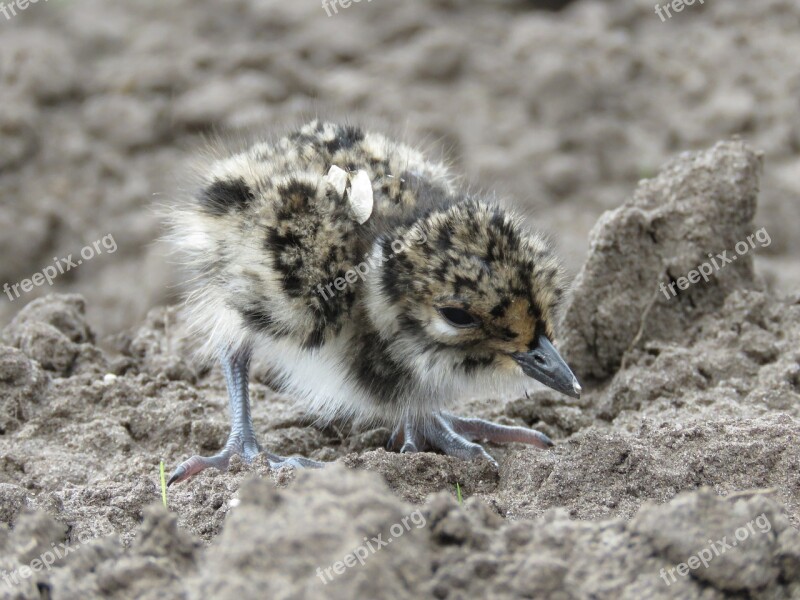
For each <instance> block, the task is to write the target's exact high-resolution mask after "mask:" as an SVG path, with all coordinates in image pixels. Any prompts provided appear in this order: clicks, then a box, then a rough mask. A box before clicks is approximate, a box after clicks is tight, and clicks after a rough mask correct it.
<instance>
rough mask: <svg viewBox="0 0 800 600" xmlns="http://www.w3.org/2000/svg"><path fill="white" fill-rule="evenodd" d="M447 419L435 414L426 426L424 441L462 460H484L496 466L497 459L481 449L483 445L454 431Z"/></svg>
mask: <svg viewBox="0 0 800 600" xmlns="http://www.w3.org/2000/svg"><path fill="white" fill-rule="evenodd" d="M449 421H450V419H449V417H446V416H444V415H436V416H435V418H434V420H433V423H432V424H431V425H429V426H428V427H427V428H426V431H425V440H426V442H427V443H428V444H430V445H431V446H433V447H434V448H437V449H439V450H441V451H442V452H444V453H445V454H448V455H450V456H456V457H458V458H463V459H464V460H476V459H479V460H485V461H486V462H488V463H489V464H491V465H492V466H493V467H495V468H497V467H498V465H497V461H496V460H495V459H494V458H492V457H491V455H490V454H489V453H488V452H486V450H484V449H483V446H481V445H480V444H475V443H473V442H471V441H469V440H468V439H466V438H465V437H464V436H462V435H461V434H460V433H457V432H456V431H454V430H453V427H452V426H451V425H450V422H449Z"/></svg>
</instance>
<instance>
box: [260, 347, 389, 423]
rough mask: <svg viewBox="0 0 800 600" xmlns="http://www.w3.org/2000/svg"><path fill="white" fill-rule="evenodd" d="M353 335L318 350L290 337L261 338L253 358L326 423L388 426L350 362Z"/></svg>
mask: <svg viewBox="0 0 800 600" xmlns="http://www.w3.org/2000/svg"><path fill="white" fill-rule="evenodd" d="M351 344H352V336H351V335H348V334H346V333H345V334H342V335H339V336H337V337H335V338H333V339H331V340H328V341H327V342H326V343H325V344H324V345H322V346H320V347H317V348H310V349H309V348H307V347H304V345H303V344H302V343H301V342H300V341H298V340H295V339H292V338H289V337H280V338H279V337H273V336H270V335H262V336H259V337H258V339H257V342H256V343H255V344H254V346H253V358H254V360H255V361H257V363H258V364H263V365H264V366H266V367H268V368H269V370H270V372H271V373H274V375H275V379H276V383H279V384H280V386H281V388H282V389H283V390H284V391H286V393H288V394H289V395H290V396H293V397H294V398H296V399H297V401H298V402H299V403H300V404H301V405H302V406H303V408H305V409H306V411H307V412H308V414H309V416H311V417H313V418H315V419H316V420H318V421H320V422H322V423H325V422H330V421H332V420H333V419H346V420H352V421H367V422H383V423H386V424H390V423H393V422H395V420H396V418H393V417H391V414H392V413H393V412H394V411H393V410H388V411H387V406H386V405H385V404H383V405H382V403H381V401H380V399H379V398H376V397H375V396H374V395H373V394H372V393H370V392H369V391H367V390H365V389H364V388H363V387H362V386H361V385H359V383H358V381H357V378H356V377H355V375H354V371H353V368H352V364H351V363H350V361H349V360H348V355H349V350H350V347H351Z"/></svg>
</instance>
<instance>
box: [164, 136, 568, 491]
mask: <svg viewBox="0 0 800 600" xmlns="http://www.w3.org/2000/svg"><path fill="white" fill-rule="evenodd" d="M201 175H202V181H201V183H200V185H199V186H198V189H197V190H196V193H195V194H194V195H193V197H192V198H191V199H189V200H187V201H185V202H183V203H181V204H179V205H177V206H175V207H174V210H173V212H172V217H171V238H172V241H173V242H174V244H175V246H176V247H177V249H178V250H180V251H182V252H183V254H184V257H185V262H186V264H187V265H188V266H189V267H190V268H191V269H192V270H193V277H192V280H191V281H192V283H193V290H192V292H191V294H190V295H189V296H188V298H187V308H188V311H189V322H190V324H191V326H192V328H193V329H194V330H196V331H197V332H198V335H200V336H202V337H203V338H204V339H205V340H206V343H205V345H204V346H203V353H204V354H205V355H206V356H209V357H210V356H216V357H217V358H218V359H219V361H220V363H221V366H222V370H223V373H224V375H225V379H226V382H227V388H228V395H229V408H230V413H231V432H230V436H229V439H228V442H227V443H226V445H225V447H224V448H223V449H222V450H221V451H220V452H219V453H218V454H216V455H214V456H210V457H201V456H194V457H192V458H190V459H189V460H187V461H186V462H184V463H183V464H182V465H180V466H179V467H178V468H177V469H176V470H175V472H174V473H173V475H172V477H171V478H170V483H174V482H177V481H182V480H184V479H187V478H189V477H191V476H192V475H194V474H195V473H197V472H199V471H201V470H203V469H205V468H207V467H210V466H213V467H216V468H219V469H225V468H227V466H228V462H229V460H230V458H231V456H233V455H234V454H239V455H241V456H242V457H243V458H244V459H245V460H250V459H252V458H253V457H254V456H256V455H257V454H259V453H264V454H266V456H267V458H268V460H269V462H270V465H271V466H272V467H280V466H283V465H291V466H295V467H303V466H320V463H318V462H316V461H312V460H309V459H307V458H302V457H288V458H285V457H281V456H277V455H275V454H272V453H270V452H267V451H264V450H263V449H262V448H261V446H260V445H259V444H258V441H257V439H256V434H255V431H254V429H253V424H252V420H251V417H250V404H249V396H248V373H249V366H250V364H251V360H259V361H263V362H264V364H266V365H267V366H268V368H269V370H270V373H271V375H272V380H273V381H274V382H275V383H276V385H278V386H279V387H280V388H282V389H283V390H285V391H287V392H288V393H290V394H292V395H293V396H295V397H297V398H298V399H300V400H301V401H303V402H304V403H305V404H306V406H307V408H308V410H309V411H310V412H311V413H312V414H314V415H316V416H317V417H318V419H319V420H320V421H330V420H332V419H334V418H345V419H351V420H354V421H356V422H361V423H363V422H370V423H373V424H377V423H381V424H385V425H387V426H389V427H391V428H392V429H393V431H394V434H393V436H392V441H391V442H390V444H391V445H392V446H393V447H394V448H395V449H397V448H399V449H400V450H401V451H402V452H416V451H422V450H425V449H437V450H440V451H442V452H444V453H446V454H449V455H453V456H457V457H461V458H464V459H473V458H482V459H485V460H488V461H490V462H492V463H493V464H496V463H494V460H493V459H492V458H491V457H490V456H489V454H487V452H486V451H485V450H484V449H483V447H482V446H481V445H479V444H478V443H475V442H476V441H481V440H487V441H491V442H523V443H528V444H532V445H535V446H538V447H541V448H546V447H549V446H551V445H552V442H551V441H550V440H549V439H548V438H547V436H545V435H544V434H542V433H540V432H538V431H535V430H532V429H527V428H524V427H513V426H506V425H499V424H495V423H491V422H488V421H483V420H481V419H472V418H462V417H457V416H455V415H453V414H452V413H450V412H448V411H449V409H450V408H451V407H452V406H453V404H454V403H455V402H456V401H457V400H459V399H460V398H463V397H464V395H466V394H475V393H484V394H497V393H519V392H520V391H522V390H523V389H524V385H525V383H526V381H529V379H528V378H533V379H536V380H538V381H539V382H541V383H543V384H545V385H547V386H549V387H551V388H553V389H555V390H558V391H560V392H563V393H565V394H568V395H570V396H573V397H578V396H579V395H580V391H581V388H580V385H579V384H578V381H577V379H576V378H575V376H574V375H573V374H572V372H571V371H570V369H569V367H568V366H567V364H566V363H565V362H564V361H563V360H562V358H561V357H560V356H559V354H558V352H557V351H556V349H555V347H554V346H553V343H552V341H553V339H554V336H555V331H554V323H555V321H556V315H557V310H558V307H559V303H560V302H561V300H562V298H563V296H564V278H563V273H562V268H561V266H560V264H559V262H558V260H557V258H556V257H555V256H554V254H553V252H552V250H551V249H550V247H549V246H548V244H547V242H546V241H545V239H544V238H542V237H540V236H538V235H536V234H533V233H530V232H528V231H526V230H525V229H524V227H523V226H522V224H521V223H520V221H519V220H518V219H517V218H515V217H514V216H512V215H510V214H509V213H507V212H506V211H504V210H503V209H501V208H500V207H499V206H497V205H495V204H494V203H492V202H489V201H487V200H484V199H482V198H480V197H475V196H472V195H469V194H467V193H466V192H464V191H461V190H460V189H459V188H458V187H457V186H456V184H455V181H454V179H453V178H452V177H451V175H450V174H449V172H448V169H447V168H446V167H445V165H443V164H441V163H438V162H430V161H428V160H426V159H425V158H424V157H423V155H422V154H421V153H420V152H419V151H417V150H415V149H412V148H410V147H408V146H406V145H404V144H401V143H397V142H394V141H392V140H390V139H388V138H387V137H384V136H382V135H379V134H376V133H371V132H366V131H363V130H362V129H360V128H358V127H354V126H350V125H340V124H333V123H326V122H322V121H313V122H311V123H308V124H307V125H305V126H303V127H301V128H300V129H298V130H296V131H294V132H293V133H291V134H290V135H287V136H285V137H283V138H282V139H280V140H279V141H277V142H276V143H266V142H265V143H259V144H256V145H254V146H252V147H250V148H249V149H247V150H245V151H243V152H240V153H236V154H234V155H231V156H222V157H218V158H217V159H216V160H215V161H214V162H213V163H212V164H211V165H210V166H209V167H208V168H207V170H206V171H204V172H203V173H202V174H201Z"/></svg>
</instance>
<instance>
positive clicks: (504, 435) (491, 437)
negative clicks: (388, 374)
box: [389, 413, 553, 467]
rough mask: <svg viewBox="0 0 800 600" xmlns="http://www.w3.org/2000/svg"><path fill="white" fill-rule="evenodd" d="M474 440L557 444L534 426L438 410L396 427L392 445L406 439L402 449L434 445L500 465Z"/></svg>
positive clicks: (543, 445) (545, 444) (462, 455)
mask: <svg viewBox="0 0 800 600" xmlns="http://www.w3.org/2000/svg"><path fill="white" fill-rule="evenodd" d="M474 440H486V441H490V442H496V443H508V442H520V443H523V444H531V445H532V446H537V447H538V448H549V447H551V446H552V445H553V442H552V441H550V438H548V437H547V436H546V435H544V434H543V433H541V432H539V431H536V430H534V429H528V428H526V427H515V426H511V425H498V424H497V423H492V422H491V421H484V420H483V419H466V418H461V417H456V416H454V415H450V414H447V413H437V414H434V415H433V416H432V418H431V419H430V420H428V421H426V422H425V423H413V422H411V421H410V420H406V421H405V422H404V423H403V424H402V425H400V426H399V427H397V429H395V431H394V433H393V434H392V438H391V439H390V441H389V448H393V449H396V448H397V446H398V445H399V444H400V442H401V441H402V442H403V445H402V448H401V450H400V451H401V452H417V451H420V450H423V449H424V448H425V447H430V448H434V449H436V450H440V451H442V452H444V453H445V454H448V455H450V456H457V457H459V458H463V459H465V460H474V459H476V458H477V459H483V460H486V461H488V462H489V463H491V464H492V465H494V466H495V467H496V466H497V462H496V461H495V460H494V459H493V458H492V457H491V456H490V455H489V454H488V453H487V452H486V450H484V449H483V447H482V446H481V445H480V444H476V443H474Z"/></svg>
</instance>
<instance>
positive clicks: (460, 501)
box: [456, 482, 464, 505]
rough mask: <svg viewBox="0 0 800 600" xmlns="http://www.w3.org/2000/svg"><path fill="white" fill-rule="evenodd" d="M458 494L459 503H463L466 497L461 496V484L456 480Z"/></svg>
mask: <svg viewBox="0 0 800 600" xmlns="http://www.w3.org/2000/svg"><path fill="white" fill-rule="evenodd" d="M456 496H458V504H459V505H463V504H464V499H463V498H462V497H461V486H460V485H458V482H456Z"/></svg>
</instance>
